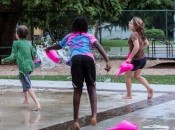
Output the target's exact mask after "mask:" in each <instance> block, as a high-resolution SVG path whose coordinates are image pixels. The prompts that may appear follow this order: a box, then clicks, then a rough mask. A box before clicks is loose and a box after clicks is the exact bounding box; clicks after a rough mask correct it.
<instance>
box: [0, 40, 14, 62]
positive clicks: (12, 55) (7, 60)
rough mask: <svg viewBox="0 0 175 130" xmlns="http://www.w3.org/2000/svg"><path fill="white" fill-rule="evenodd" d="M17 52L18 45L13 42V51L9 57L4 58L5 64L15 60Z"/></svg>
mask: <svg viewBox="0 0 175 130" xmlns="http://www.w3.org/2000/svg"><path fill="white" fill-rule="evenodd" d="M16 52H17V46H16V43H13V46H12V52H11V54H10V56H9V57H7V58H5V59H3V60H2V62H3V64H5V63H10V62H13V61H15V60H16Z"/></svg>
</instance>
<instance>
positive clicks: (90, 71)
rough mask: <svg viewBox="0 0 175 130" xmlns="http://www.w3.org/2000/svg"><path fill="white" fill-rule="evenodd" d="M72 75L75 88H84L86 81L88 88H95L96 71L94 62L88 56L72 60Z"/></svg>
mask: <svg viewBox="0 0 175 130" xmlns="http://www.w3.org/2000/svg"><path fill="white" fill-rule="evenodd" d="M71 62H72V64H71V75H72V84H73V86H74V88H78V87H83V82H84V80H85V82H86V85H87V87H89V86H95V81H96V69H95V63H94V60H93V59H92V58H91V57H89V56H86V55H76V56H73V57H72V60H71Z"/></svg>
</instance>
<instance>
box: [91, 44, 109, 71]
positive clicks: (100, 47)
mask: <svg viewBox="0 0 175 130" xmlns="http://www.w3.org/2000/svg"><path fill="white" fill-rule="evenodd" d="M93 45H94V46H95V48H96V49H97V50H98V52H99V53H100V54H101V55H102V57H103V58H104V60H105V61H106V67H105V70H106V71H109V70H110V69H111V64H110V62H109V58H108V56H107V55H106V53H105V50H104V49H103V47H102V46H101V45H100V44H99V42H98V41H95V42H94V43H93Z"/></svg>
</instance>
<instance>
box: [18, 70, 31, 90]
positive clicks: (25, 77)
mask: <svg viewBox="0 0 175 130" xmlns="http://www.w3.org/2000/svg"><path fill="white" fill-rule="evenodd" d="M30 74H31V72H29V73H28V74H22V73H20V75H19V79H20V81H21V84H22V87H23V92H26V91H28V90H29V89H30V88H31V80H30Z"/></svg>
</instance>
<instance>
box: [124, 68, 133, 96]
mask: <svg viewBox="0 0 175 130" xmlns="http://www.w3.org/2000/svg"><path fill="white" fill-rule="evenodd" d="M133 73H134V72H133V71H129V72H126V73H125V81H126V90H127V94H126V95H125V96H124V97H123V98H124V99H132V90H131V86H132V80H131V77H132V74H133Z"/></svg>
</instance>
